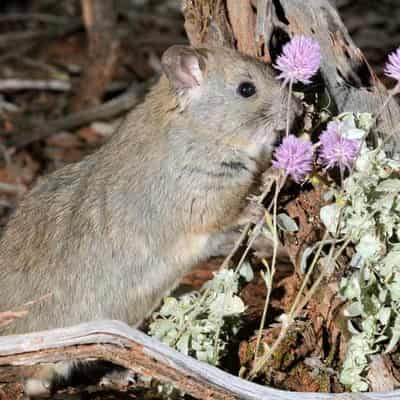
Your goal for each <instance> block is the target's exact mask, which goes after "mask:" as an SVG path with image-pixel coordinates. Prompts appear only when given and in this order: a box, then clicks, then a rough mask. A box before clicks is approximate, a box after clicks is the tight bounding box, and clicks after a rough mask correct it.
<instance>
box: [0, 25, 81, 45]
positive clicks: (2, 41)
mask: <svg viewBox="0 0 400 400" xmlns="http://www.w3.org/2000/svg"><path fill="white" fill-rule="evenodd" d="M81 28H82V23H81V22H73V23H71V24H69V25H63V26H57V27H51V28H48V29H36V30H30V31H18V32H12V33H3V34H1V35H0V49H4V48H7V47H13V46H15V45H17V44H20V43H24V42H26V41H28V40H31V41H32V40H37V39H45V38H51V39H53V38H54V37H58V36H64V35H68V34H70V33H73V32H76V31H77V30H79V29H81Z"/></svg>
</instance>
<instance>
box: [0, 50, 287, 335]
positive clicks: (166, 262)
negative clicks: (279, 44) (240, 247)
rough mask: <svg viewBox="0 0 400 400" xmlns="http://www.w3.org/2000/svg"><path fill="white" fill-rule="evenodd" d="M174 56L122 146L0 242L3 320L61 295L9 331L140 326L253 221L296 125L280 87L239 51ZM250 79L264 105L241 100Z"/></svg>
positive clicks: (75, 168)
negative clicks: (265, 180) (273, 158)
mask: <svg viewBox="0 0 400 400" xmlns="http://www.w3.org/2000/svg"><path fill="white" fill-rule="evenodd" d="M168 52H169V53H168ZM168 52H167V53H166V55H165V56H164V58H163V64H164V69H165V72H166V75H163V76H162V77H161V80H160V82H159V83H158V84H157V86H156V87H155V88H154V89H153V90H152V91H151V93H150V94H149V95H148V96H147V98H146V101H145V102H144V103H143V104H142V105H140V106H138V107H137V108H136V109H135V110H133V111H132V112H131V113H130V114H129V115H128V116H127V118H126V120H125V122H124V123H123V124H122V126H121V127H120V128H119V130H118V131H117V132H116V133H115V134H114V135H113V137H112V138H111V140H110V141H109V142H108V143H107V144H105V145H104V146H103V147H102V148H101V149H99V150H98V151H97V152H96V153H94V154H92V155H90V156H89V157H87V158H85V159H84V160H82V161H81V162H79V163H76V164H73V165H68V166H66V167H64V168H62V169H60V170H58V171H56V172H55V173H53V174H51V175H50V176H48V177H47V178H45V179H44V180H43V181H42V182H40V183H39V184H38V185H37V186H36V187H35V188H34V189H33V190H32V191H31V192H30V193H29V194H28V195H27V197H26V198H25V200H23V201H22V203H21V205H20V206H19V208H18V210H17V212H16V214H15V215H14V216H13V217H12V218H11V220H10V222H9V224H8V226H7V228H6V230H5V232H4V234H3V235H2V237H1V239H0V293H1V296H0V311H6V310H15V309H17V308H18V307H19V306H21V305H23V304H24V303H26V302H29V301H34V300H37V299H38V298H40V297H41V296H44V295H47V294H50V297H49V298H48V299H45V300H43V301H40V302H39V303H38V304H36V305H34V306H32V307H30V308H29V313H28V315H27V316H26V317H24V318H21V319H19V320H16V321H14V322H13V323H11V324H10V325H9V326H8V327H6V329H5V331H3V332H4V333H8V334H10V333H23V332H28V331H36V330H43V329H49V328H55V327H61V326H68V325H72V324H76V323H79V322H84V321H89V320H94V319H109V318H111V319H120V320H123V321H125V322H128V323H130V324H136V323H138V322H139V321H140V320H141V319H143V318H144V317H145V316H146V315H147V314H148V313H149V311H151V310H152V308H153V307H154V306H155V305H157V303H158V302H159V301H160V299H161V298H162V297H163V295H165V293H166V292H167V291H168V290H170V289H171V287H173V286H174V284H175V282H176V281H177V280H178V279H179V278H180V277H181V276H182V275H183V274H184V273H185V272H187V271H188V270H189V269H190V268H191V267H192V266H193V265H195V264H196V263H197V262H199V261H201V260H204V259H206V258H208V257H209V256H210V255H213V254H216V253H217V251H218V247H219V246H220V245H222V243H223V241H224V235H225V233H227V232H230V231H231V230H232V229H233V228H234V227H237V225H238V224H240V223H243V222H245V221H244V220H245V218H244V219H243V218H242V216H243V210H244V209H245V207H246V204H247V200H246V198H247V196H248V195H249V194H250V193H251V191H252V190H253V187H254V185H255V183H256V180H257V177H258V176H259V174H260V173H261V172H262V168H264V167H265V163H266V162H267V161H268V159H269V157H270V155H271V152H272V145H273V143H274V142H275V140H276V138H277V136H276V132H275V131H274V128H278V129H280V128H282V127H284V126H285V121H284V120H282V119H281V115H282V114H283V113H282V114H280V109H281V103H282V99H281V90H280V88H279V86H278V83H277V82H276V81H275V79H274V77H273V75H272V73H271V71H270V69H268V68H267V67H266V66H265V65H263V64H261V63H259V62H257V61H255V60H251V59H249V58H246V57H243V56H240V55H239V54H238V53H235V52H233V51H228V50H219V49H218V50H212V49H208V50H193V49H189V48H186V47H183V46H182V47H174V48H172V49H170V50H169V51H168ZM242 77H243V78H242ZM243 80H248V81H250V80H251V81H255V82H256V85H257V86H258V88H257V96H258V97H256V98H253V99H246V98H242V97H240V96H239V95H238V94H237V86H238V84H239V83H240V82H241V81H243ZM237 103H238V104H237ZM277 123H278V126H277Z"/></svg>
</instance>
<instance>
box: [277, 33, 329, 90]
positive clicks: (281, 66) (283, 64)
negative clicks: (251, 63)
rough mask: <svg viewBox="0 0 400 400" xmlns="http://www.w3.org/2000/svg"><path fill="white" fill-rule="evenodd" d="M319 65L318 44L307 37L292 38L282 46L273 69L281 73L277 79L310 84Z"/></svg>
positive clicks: (319, 52) (319, 51) (285, 81)
mask: <svg viewBox="0 0 400 400" xmlns="http://www.w3.org/2000/svg"><path fill="white" fill-rule="evenodd" d="M320 64H321V50H320V47H319V43H318V42H317V41H316V40H314V39H312V38H310V37H307V36H294V37H293V39H292V40H291V41H290V42H289V43H286V44H285V46H283V51H282V54H281V55H280V56H279V57H278V58H277V60H276V65H275V68H277V69H278V70H279V71H281V74H280V75H279V76H278V79H283V80H284V82H283V83H284V85H286V84H287V83H288V82H292V83H296V82H298V81H300V82H303V83H304V84H308V83H310V82H311V81H310V78H311V77H312V76H313V75H315V74H316V72H317V71H318V69H319V67H320Z"/></svg>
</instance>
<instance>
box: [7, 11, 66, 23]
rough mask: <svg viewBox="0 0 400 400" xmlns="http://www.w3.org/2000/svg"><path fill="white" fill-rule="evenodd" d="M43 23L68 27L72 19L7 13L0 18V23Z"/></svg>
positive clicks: (42, 14) (40, 14)
mask: <svg viewBox="0 0 400 400" xmlns="http://www.w3.org/2000/svg"><path fill="white" fill-rule="evenodd" d="M20 21H23V22H32V21H38V22H44V23H48V24H55V25H68V24H71V22H73V19H72V18H68V17H62V16H59V15H53V14H45V13H8V14H6V15H1V16H0V23H5V22H20Z"/></svg>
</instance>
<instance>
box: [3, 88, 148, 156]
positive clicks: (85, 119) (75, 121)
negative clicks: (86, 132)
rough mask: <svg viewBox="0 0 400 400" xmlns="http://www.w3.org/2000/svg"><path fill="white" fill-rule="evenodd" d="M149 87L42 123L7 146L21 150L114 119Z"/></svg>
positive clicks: (130, 107)
mask: <svg viewBox="0 0 400 400" xmlns="http://www.w3.org/2000/svg"><path fill="white" fill-rule="evenodd" d="M148 87H149V82H147V83H139V84H135V85H133V86H132V87H131V88H130V89H129V90H128V91H127V92H125V93H124V94H122V95H120V96H118V97H116V98H115V99H113V100H110V101H108V102H106V103H103V104H100V105H99V106H95V107H91V108H89V109H87V110H83V111H79V112H76V113H72V114H70V115H67V116H66V117H62V118H59V119H56V120H53V121H48V122H46V123H42V124H40V125H38V126H36V127H35V128H34V129H33V131H31V132H24V133H22V134H19V135H18V136H14V137H11V138H10V139H9V140H8V141H7V142H6V145H7V146H9V147H15V148H17V149H19V148H22V147H24V146H27V145H28V144H31V143H33V142H35V141H38V140H42V139H45V138H47V137H48V136H50V135H52V134H54V133H57V132H59V131H61V130H69V129H76V128H78V127H80V126H82V125H87V124H89V123H91V122H93V121H96V120H105V119H110V118H114V117H116V116H117V115H119V114H122V113H124V112H127V111H129V110H131V109H132V108H133V107H134V106H136V105H137V104H138V103H139V102H140V100H141V98H142V96H143V94H144V93H145V91H146V90H147V88H148Z"/></svg>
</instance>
